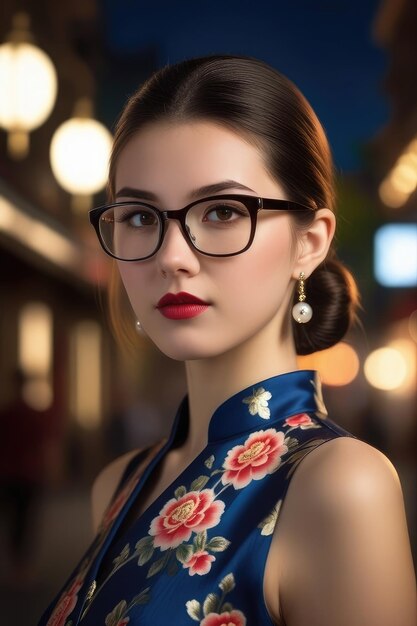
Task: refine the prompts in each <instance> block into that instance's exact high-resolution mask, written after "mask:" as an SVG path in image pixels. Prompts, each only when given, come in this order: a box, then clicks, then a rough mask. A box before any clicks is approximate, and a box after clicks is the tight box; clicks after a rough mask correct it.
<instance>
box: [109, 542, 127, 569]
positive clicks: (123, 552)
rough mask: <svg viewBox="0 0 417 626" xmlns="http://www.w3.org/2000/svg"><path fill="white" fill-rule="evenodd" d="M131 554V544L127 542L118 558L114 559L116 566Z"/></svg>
mask: <svg viewBox="0 0 417 626" xmlns="http://www.w3.org/2000/svg"><path fill="white" fill-rule="evenodd" d="M129 554H130V546H129V544H128V543H127V544H126V545H125V547H124V548H123V550H122V551H121V553H120V554H119V556H116V558H115V559H113V564H114V566H115V568H117V567H120V565H122V563H124V562H125V561H126V560H127V558H128V557H129Z"/></svg>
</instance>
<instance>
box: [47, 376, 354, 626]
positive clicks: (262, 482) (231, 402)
mask: <svg viewBox="0 0 417 626" xmlns="http://www.w3.org/2000/svg"><path fill="white" fill-rule="evenodd" d="M187 427H188V402H187V397H186V398H184V400H183V401H182V403H181V405H180V407H179V409H178V411H177V415H176V418H175V420H174V424H173V427H172V430H171V434H170V436H169V438H168V439H167V440H166V441H165V442H163V443H162V444H160V445H159V446H158V447H157V448H156V450H154V451H153V452H152V454H150V455H149V453H148V454H147V453H146V451H145V452H142V453H138V455H136V456H135V457H134V459H133V460H132V461H131V462H130V464H129V466H128V467H127V469H126V471H125V473H124V476H123V478H122V480H121V483H120V485H119V487H118V489H117V490H116V492H115V495H114V497H113V500H112V502H111V503H110V505H109V507H108V509H107V511H106V513H105V515H104V518H103V521H102V524H101V527H100V529H99V532H98V534H97V536H96V538H95V540H94V541H93V543H92V545H91V546H90V548H89V549H88V551H87V553H86V554H85V555H84V557H83V558H82V560H81V562H80V564H79V565H78V567H77V568H76V569H75V571H74V572H73V573H72V575H71V577H70V578H69V580H68V581H67V583H66V585H65V587H64V588H63V590H62V591H61V592H60V593H59V595H58V596H57V598H56V599H55V601H54V602H53V603H52V604H51V605H50V607H49V608H48V610H47V611H46V612H45V614H44V616H43V617H42V619H41V621H40V625H42V626H76V625H77V624H80V625H82V626H126V625H127V624H128V625H129V626H136V625H139V624H140V625H144V626H166V625H167V624H175V626H193V624H194V625H196V624H198V625H199V626H221V625H222V624H228V625H232V626H245V625H248V626H249V625H251V626H271V625H273V621H272V619H271V617H270V615H269V613H268V611H267V608H266V605H265V602H264V594H263V578H264V569H265V563H266V559H267V556H268V550H269V547H270V544H271V540H272V536H273V532H274V527H275V525H276V523H277V521H278V520H279V515H280V510H281V509H282V506H283V503H284V499H285V495H286V492H287V489H288V487H289V484H290V481H291V477H292V476H293V473H294V471H295V469H296V467H297V465H298V463H300V462H301V461H302V459H303V458H304V457H305V456H306V455H307V454H308V453H309V452H310V451H311V450H314V449H315V448H316V447H317V446H320V445H321V444H323V443H325V442H326V441H330V440H331V439H335V438H336V437H354V435H352V434H350V433H349V432H347V431H346V430H344V429H343V428H341V427H340V426H338V425H337V424H336V423H334V422H333V421H331V420H330V419H329V417H328V416H327V412H326V409H325V406H324V404H323V401H322V397H321V389H320V382H319V380H318V377H317V375H316V373H315V372H313V371H308V370H304V371H296V372H290V373H287V374H281V375H278V376H274V377H272V378H268V379H266V380H263V381H260V382H259V383H257V384H256V385H253V386H251V387H248V388H246V389H244V390H242V391H240V392H238V393H236V394H235V395H233V396H232V397H231V398H229V399H228V400H226V401H225V402H223V403H222V404H221V405H220V406H219V407H218V408H217V409H216V411H215V412H214V414H213V415H212V417H211V420H210V424H209V430H208V443H207V447H206V448H205V449H204V450H203V452H201V454H199V455H198V456H197V458H195V459H194V461H192V463H191V464H190V465H189V466H188V467H187V469H186V470H184V471H183V472H182V473H181V474H180V475H179V476H178V478H176V479H175V480H174V482H173V483H172V484H171V485H170V486H169V487H168V488H167V489H166V490H165V491H164V492H163V493H162V494H161V495H160V496H159V497H158V498H157V499H156V500H155V501H154V502H153V504H151V505H150V506H149V507H148V509H146V510H145V511H144V512H143V513H142V514H141V515H139V516H138V517H137V518H135V517H134V518H133V520H131V521H130V523H129V524H128V525H126V524H125V525H122V522H123V520H124V519H125V518H126V516H127V514H128V512H129V511H130V509H131V508H132V506H133V504H134V503H135V502H137V501H138V499H140V493H141V490H142V489H143V486H144V484H145V483H146V481H147V480H148V478H149V476H150V475H151V473H152V470H153V468H155V467H156V465H157V464H158V462H159V461H160V459H162V458H163V457H164V455H165V454H166V453H167V451H168V450H170V449H172V448H174V447H176V446H178V445H179V444H180V443H181V441H182V440H183V439H184V437H185V436H186V432H187ZM354 438H356V437H354ZM149 458H151V460H150V461H149ZM130 519H131V518H130Z"/></svg>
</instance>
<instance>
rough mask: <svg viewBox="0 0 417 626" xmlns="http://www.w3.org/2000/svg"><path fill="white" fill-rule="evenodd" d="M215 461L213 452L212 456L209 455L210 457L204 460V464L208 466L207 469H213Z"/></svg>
mask: <svg viewBox="0 0 417 626" xmlns="http://www.w3.org/2000/svg"><path fill="white" fill-rule="evenodd" d="M214 461H215V458H214V454H212V455H211V456H209V458H208V459H206V460H205V461H204V465H205V466H206V467H207V469H211V468H212V467H213V463H214Z"/></svg>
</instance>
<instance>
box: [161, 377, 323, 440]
mask: <svg viewBox="0 0 417 626" xmlns="http://www.w3.org/2000/svg"><path fill="white" fill-rule="evenodd" d="M299 413H314V414H318V415H319V416H321V417H326V416H327V410H326V407H325V405H324V402H323V398H322V393H321V381H320V377H319V375H318V372H316V371H314V370H297V371H294V372H287V373H285V374H278V375H276V376H271V377H270V378H266V379H264V380H261V381H259V382H257V383H255V384H253V385H250V386H248V387H246V388H245V389H242V390H241V391H238V392H237V393H235V394H234V395H232V396H231V397H230V398H228V399H227V400H225V401H224V402H222V404H220V405H219V406H218V407H217V409H216V410H215V411H214V413H213V415H212V417H211V419H210V422H209V428H208V443H209V444H210V443H213V442H215V441H221V440H223V439H229V438H231V437H234V436H236V435H239V434H241V433H242V434H243V433H246V432H248V431H255V430H264V429H267V428H270V427H271V426H272V425H274V426H275V427H276V426H277V425H279V424H280V423H282V422H283V421H284V420H285V419H287V418H288V417H290V416H293V415H297V414H299ZM187 422H188V396H185V398H184V399H183V401H182V402H181V405H180V407H179V409H178V412H177V415H176V418H175V421H174V425H173V428H172V431H171V436H170V438H169V440H170V441H169V442H168V446H169V443H170V442H171V443H172V442H173V440H174V439H175V438H176V435H177V434H178V431H179V430H183V429H184V428H187Z"/></svg>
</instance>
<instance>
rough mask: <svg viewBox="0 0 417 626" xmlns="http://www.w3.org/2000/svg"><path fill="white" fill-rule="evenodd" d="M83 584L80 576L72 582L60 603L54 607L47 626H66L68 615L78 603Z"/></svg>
mask: <svg viewBox="0 0 417 626" xmlns="http://www.w3.org/2000/svg"><path fill="white" fill-rule="evenodd" d="M82 584H83V581H82V580H79V579H78V578H77V579H76V580H75V581H74V582H73V583H72V585H71V587H70V588H69V589H68V591H65V592H64V593H63V594H62V596H61V598H60V600H59V602H58V604H57V605H56V607H55V608H54V610H53V612H52V615H51V617H50V618H49V620H48V622H47V624H46V626H64V624H65V622H66V620H67V617H68V616H69V615H70V614H71V613H72V612H73V610H74V608H75V605H76V604H77V599H78V591H79V589H80V588H81V586H82Z"/></svg>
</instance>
